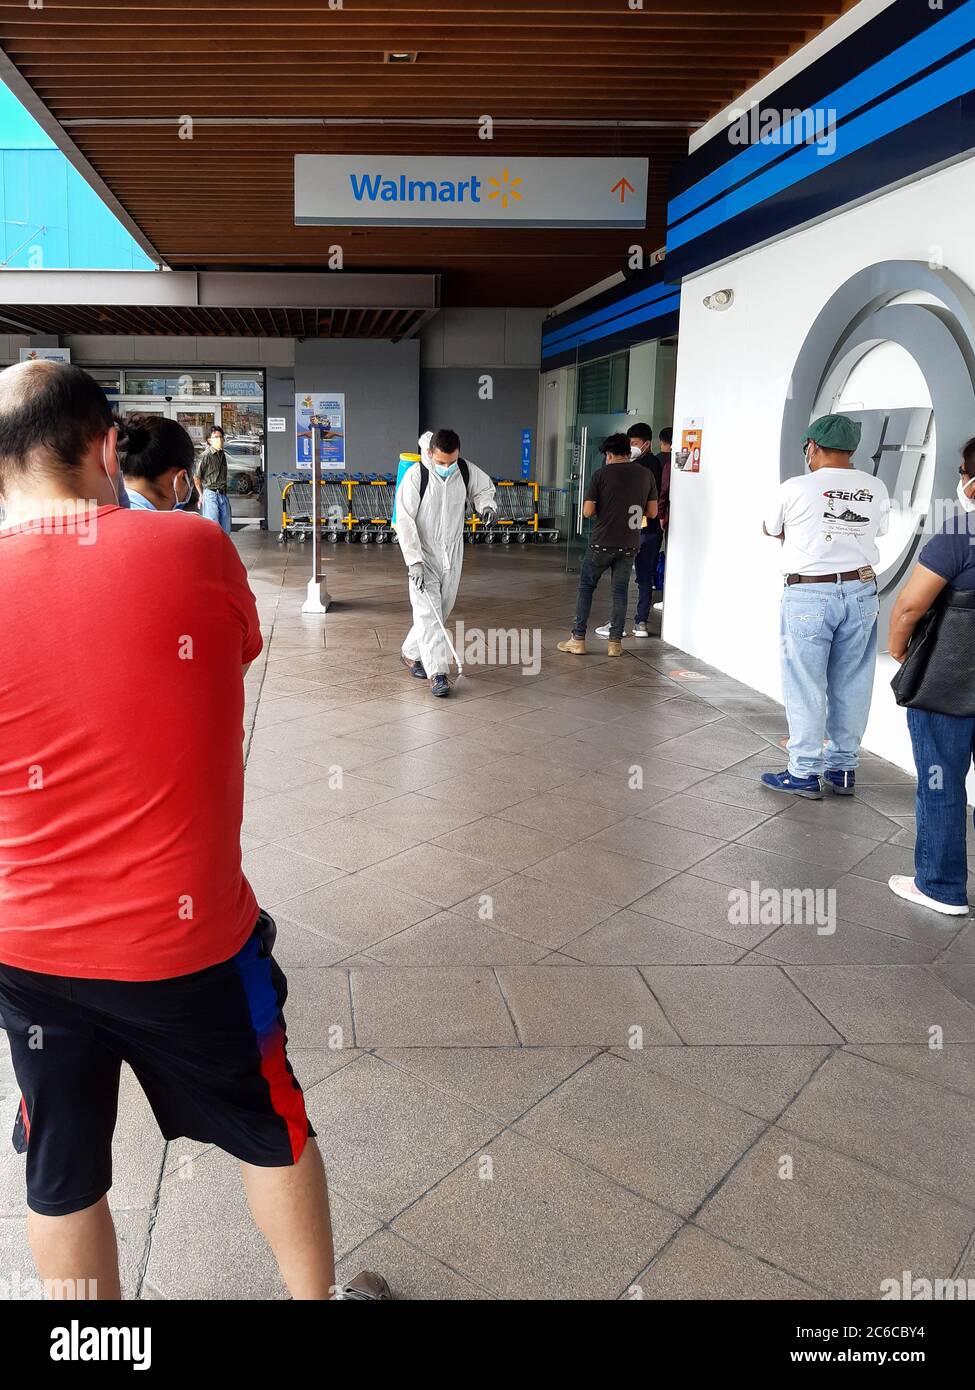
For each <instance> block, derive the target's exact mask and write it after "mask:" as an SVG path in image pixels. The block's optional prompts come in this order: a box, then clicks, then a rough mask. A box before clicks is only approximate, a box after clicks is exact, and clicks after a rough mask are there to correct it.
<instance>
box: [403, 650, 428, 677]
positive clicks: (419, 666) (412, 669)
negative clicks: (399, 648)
mask: <svg viewBox="0 0 975 1390" xmlns="http://www.w3.org/2000/svg"><path fill="white" fill-rule="evenodd" d="M399 659H400V661H402V663H403V665H404V666H405V667H406V669H407V671H409V673H410V675H411V676H416V678H417V680H421V681H425V680H426V678H427V673H426V671H424V669H423V662H422V661H411V660H410V658H409V657H408V656H404V655H403V654H402V652H401V653H400V658H399Z"/></svg>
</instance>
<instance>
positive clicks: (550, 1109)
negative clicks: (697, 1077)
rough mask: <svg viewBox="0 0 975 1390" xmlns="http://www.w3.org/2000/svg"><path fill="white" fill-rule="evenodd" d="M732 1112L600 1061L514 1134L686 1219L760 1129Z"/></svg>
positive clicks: (613, 1061)
mask: <svg viewBox="0 0 975 1390" xmlns="http://www.w3.org/2000/svg"><path fill="white" fill-rule="evenodd" d="M764 1127H765V1126H764V1121H762V1120H757V1119H756V1118H755V1117H754V1116H748V1115H745V1114H743V1113H742V1112H741V1111H738V1110H733V1109H732V1108H731V1106H728V1105H723V1104H722V1103H721V1102H720V1101H717V1100H714V1099H712V1098H711V1097H708V1096H705V1095H704V1094H702V1093H701V1092H700V1091H692V1090H689V1089H688V1088H687V1087H684V1086H679V1085H677V1084H676V1083H675V1082H673V1081H670V1080H668V1079H666V1078H664V1077H661V1076H659V1075H657V1074H656V1073H654V1072H652V1071H650V1070H649V1069H647V1068H644V1067H633V1066H628V1065H627V1064H626V1063H625V1062H621V1061H620V1059H619V1058H617V1057H606V1056H603V1057H597V1058H596V1059H595V1060H594V1061H592V1062H591V1063H590V1064H589V1065H588V1066H586V1067H583V1068H582V1069H581V1070H580V1071H578V1072H576V1073H575V1074H574V1075H573V1076H572V1077H570V1078H569V1080H568V1081H566V1082H564V1083H563V1084H562V1085H561V1086H559V1087H558V1089H557V1090H555V1091H553V1092H552V1094H551V1095H549V1096H547V1097H546V1098H545V1099H544V1100H543V1101H541V1102H540V1103H539V1104H538V1105H537V1106H535V1108H534V1109H533V1110H530V1111H529V1112H528V1114H527V1115H526V1116H525V1117H524V1118H523V1119H521V1120H519V1121H518V1122H517V1125H516V1128H517V1130H518V1132H519V1133H521V1134H525V1135H527V1136H528V1137H529V1138H531V1139H536V1140H539V1141H540V1142H541V1143H544V1144H548V1145H550V1146H551V1147H552V1148H554V1149H558V1150H559V1151H560V1152H561V1153H565V1154H568V1156H569V1157H570V1158H573V1159H575V1160H576V1162H578V1163H583V1164H585V1166H586V1167H588V1168H595V1169H596V1170H597V1171H598V1172H601V1173H605V1174H606V1176H607V1177H611V1178H614V1179H615V1180H616V1181H617V1182H619V1183H622V1184H623V1186H624V1187H627V1188H629V1189H630V1190H631V1191H634V1192H639V1193H640V1194H641V1196H644V1197H648V1198H650V1199H651V1200H652V1201H655V1202H658V1203H659V1204H660V1205H661V1206H664V1207H666V1208H667V1209H668V1210H670V1211H677V1212H680V1213H681V1214H683V1215H685V1216H687V1215H690V1213H691V1212H692V1211H693V1210H694V1208H695V1207H697V1206H699V1205H700V1203H701V1202H702V1201H703V1200H704V1198H705V1196H706V1195H707V1193H709V1192H710V1191H711V1189H712V1188H713V1187H714V1186H715V1184H716V1183H717V1182H719V1181H720V1179H721V1178H722V1177H723V1176H724V1174H725V1173H726V1172H727V1171H728V1170H729V1168H730V1167H731V1166H732V1164H733V1163H735V1162H736V1161H737V1160H738V1159H739V1158H740V1157H741V1155H742V1154H743V1153H744V1151H745V1149H746V1148H747V1147H748V1146H749V1144H751V1143H752V1142H753V1140H755V1139H756V1138H757V1137H758V1135H759V1134H760V1133H761V1132H762V1130H763V1129H764Z"/></svg>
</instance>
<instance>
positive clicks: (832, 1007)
mask: <svg viewBox="0 0 975 1390" xmlns="http://www.w3.org/2000/svg"><path fill="white" fill-rule="evenodd" d="M784 969H785V970H786V972H787V973H788V975H789V976H790V978H791V979H793V980H794V981H795V982H796V984H797V985H798V986H799V988H800V989H801V990H802V992H803V994H805V995H806V996H807V997H808V998H809V999H811V1000H812V1002H813V1003H814V1004H815V1005H816V1007H817V1008H818V1009H819V1010H820V1011H821V1012H822V1013H823V1014H824V1015H825V1016H826V1018H828V1019H829V1020H830V1022H831V1023H832V1024H833V1026H834V1027H835V1028H836V1029H837V1030H838V1031H839V1032H840V1033H842V1034H843V1037H844V1038H845V1039H846V1040H847V1041H848V1042H851V1043H926V1042H929V1041H931V1040H932V1039H934V1040H935V1041H937V1040H938V1039H939V1038H940V1037H943V1039H944V1041H946V1042H975V1009H973V1008H971V1007H970V1006H969V1005H968V1004H965V1003H964V1002H963V1001H962V1000H960V999H958V998H957V996H956V995H954V994H952V993H951V992H950V991H949V990H948V989H946V988H945V986H944V985H943V984H942V983H941V981H940V980H938V979H937V978H936V977H935V976H934V975H932V974H931V973H930V971H929V970H928V969H927V968H926V967H924V966H922V965H899V966H869V965H845V966H842V967H832V966H827V965H824V966H819V965H789V966H785V967H784ZM932 1029H936V1030H938V1029H940V1030H941V1032H940V1034H939V1033H934V1034H932V1032H931V1030H932Z"/></svg>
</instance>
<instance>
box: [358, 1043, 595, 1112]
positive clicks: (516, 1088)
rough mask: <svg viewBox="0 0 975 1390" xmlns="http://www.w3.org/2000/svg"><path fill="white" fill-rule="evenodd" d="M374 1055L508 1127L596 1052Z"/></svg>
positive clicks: (457, 1050) (449, 1050)
mask: <svg viewBox="0 0 975 1390" xmlns="http://www.w3.org/2000/svg"><path fill="white" fill-rule="evenodd" d="M377 1055H378V1056H380V1057H382V1058H383V1059H384V1060H385V1061H387V1062H390V1063H392V1064H393V1065H394V1066H398V1067H404V1068H405V1069H406V1070H407V1071H408V1072H412V1073H413V1075H415V1076H418V1077H419V1078H420V1080H421V1081H426V1082H428V1083H429V1084H430V1085H431V1086H435V1087H437V1089H438V1090H441V1091H445V1092H446V1093H447V1094H448V1095H450V1096H453V1097H454V1098H455V1099H456V1100H460V1101H463V1102H464V1103H465V1104H466V1105H472V1106H474V1108H475V1109H476V1110H483V1111H484V1112H485V1113H487V1114H490V1115H494V1116H495V1117H496V1118H497V1119H499V1120H502V1121H504V1122H505V1123H510V1122H511V1121H512V1120H515V1119H517V1118H518V1117H519V1116H520V1115H523V1114H524V1113H525V1111H526V1110H530V1109H531V1107H532V1106H533V1105H535V1104H536V1103H537V1102H538V1101H539V1100H541V1098H542V1097H543V1096H544V1095H547V1094H548V1092H549V1091H551V1090H553V1089H554V1088H555V1087H556V1086H558V1085H559V1084H560V1083H561V1082H562V1081H564V1080H565V1079H566V1077H568V1076H571V1075H572V1073H573V1072H575V1071H578V1069H579V1068H580V1067H582V1066H585V1064H586V1063H587V1062H588V1061H590V1060H591V1058H593V1057H594V1056H595V1055H596V1052H595V1049H594V1048H591V1047H400V1048H388V1047H384V1048H381V1049H380V1050H379V1052H378V1053H377Z"/></svg>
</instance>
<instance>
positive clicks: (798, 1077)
mask: <svg viewBox="0 0 975 1390" xmlns="http://www.w3.org/2000/svg"><path fill="white" fill-rule="evenodd" d="M830 1051H831V1048H829V1047H822V1046H815V1045H806V1046H799V1047H792V1046H784V1047H775V1046H771V1047H770V1046H768V1045H763V1046H754V1047H733V1046H732V1047H729V1046H727V1045H723V1046H721V1047H708V1046H706V1045H705V1046H695V1047H644V1048H642V1049H639V1050H637V1049H631V1048H614V1049H613V1052H614V1054H615V1055H617V1056H619V1057H623V1058H626V1059H627V1060H629V1061H631V1062H634V1063H635V1064H637V1065H638V1066H645V1067H648V1068H649V1069H650V1070H651V1071H656V1072H660V1074H661V1075H663V1076H669V1077H670V1078H671V1079H672V1080H674V1081H679V1082H680V1083H681V1084H682V1085H684V1086H691V1087H694V1088H695V1089H696V1090H699V1091H704V1092H706V1093H707V1095H709V1096H714V1097H715V1098H716V1099H718V1100H723V1101H725V1102H726V1103H727V1104H728V1105H733V1106H735V1107H736V1108H737V1109H739V1110H746V1111H748V1112H749V1113H750V1114H752V1115H760V1116H763V1117H764V1118H765V1119H767V1120H774V1119H775V1118H776V1117H777V1116H778V1115H779V1114H780V1113H781V1111H782V1109H783V1108H784V1106H786V1105H787V1104H788V1103H789V1101H790V1100H792V1098H793V1096H794V1095H795V1094H796V1092H797V1091H799V1090H800V1089H801V1088H802V1087H803V1086H804V1085H805V1084H806V1082H807V1081H808V1080H809V1078H810V1076H812V1074H813V1072H814V1071H815V1070H816V1068H817V1067H818V1066H820V1065H821V1064H822V1062H823V1061H824V1060H825V1059H826V1058H827V1057H828V1056H829V1055H830Z"/></svg>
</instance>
